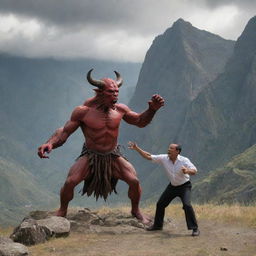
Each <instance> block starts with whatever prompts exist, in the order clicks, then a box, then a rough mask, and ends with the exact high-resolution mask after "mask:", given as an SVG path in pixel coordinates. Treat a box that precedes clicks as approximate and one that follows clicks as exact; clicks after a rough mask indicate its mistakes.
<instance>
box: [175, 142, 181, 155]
mask: <svg viewBox="0 0 256 256" xmlns="http://www.w3.org/2000/svg"><path fill="white" fill-rule="evenodd" d="M181 149H182V147H181V145H180V144H177V146H176V150H178V151H179V154H180V152H181Z"/></svg>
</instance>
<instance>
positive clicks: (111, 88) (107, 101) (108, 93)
mask: <svg viewBox="0 0 256 256" xmlns="http://www.w3.org/2000/svg"><path fill="white" fill-rule="evenodd" d="M92 70H93V69H91V70H90V71H89V72H88V73H87V80H88V82H89V83H90V84H91V85H93V86H96V87H98V89H95V91H96V93H97V98H98V99H99V101H100V105H101V106H103V107H104V108H105V107H107V108H114V105H115V104H116V103H117V100H118V93H119V87H120V86H121V85H122V83H123V79H122V77H121V75H120V74H119V73H118V72H117V71H114V72H115V74H116V80H113V79H111V78H102V79H100V80H96V79H93V78H92V77H91V72H92Z"/></svg>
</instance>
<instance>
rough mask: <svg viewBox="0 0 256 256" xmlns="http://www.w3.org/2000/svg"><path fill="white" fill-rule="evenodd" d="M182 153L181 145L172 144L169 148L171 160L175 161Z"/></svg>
mask: <svg viewBox="0 0 256 256" xmlns="http://www.w3.org/2000/svg"><path fill="white" fill-rule="evenodd" d="M180 152H181V145H180V144H170V145H169V148H168V156H169V158H170V159H172V160H175V159H176V158H177V156H178V154H180Z"/></svg>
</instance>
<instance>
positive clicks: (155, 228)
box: [146, 225, 163, 231]
mask: <svg viewBox="0 0 256 256" xmlns="http://www.w3.org/2000/svg"><path fill="white" fill-rule="evenodd" d="M162 229H163V227H156V226H154V225H153V226H151V227H148V228H146V230H147V231H156V230H162Z"/></svg>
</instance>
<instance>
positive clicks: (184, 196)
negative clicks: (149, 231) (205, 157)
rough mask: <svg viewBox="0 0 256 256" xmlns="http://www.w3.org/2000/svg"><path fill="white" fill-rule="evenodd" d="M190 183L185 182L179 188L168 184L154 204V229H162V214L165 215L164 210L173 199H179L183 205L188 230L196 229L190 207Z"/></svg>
mask: <svg viewBox="0 0 256 256" xmlns="http://www.w3.org/2000/svg"><path fill="white" fill-rule="evenodd" d="M191 188H192V185H191V182H190V181H187V182H186V183H184V184H182V185H180V186H172V184H171V183H170V184H169V185H168V186H167V188H166V189H165V191H164V192H163V193H162V195H161V197H160V198H159V200H158V202H157V204H156V215H155V221H154V227H159V228H161V227H163V222H164V214H165V208H166V207H167V206H168V205H169V204H170V202H171V201H172V200H173V199H174V198H175V197H177V196H178V197H180V199H181V201H182V204H183V210H184V212H185V217H186V222H187V227H188V229H197V228H198V225H197V221H196V217H195V212H194V210H193V207H192V205H191V200H190V198H191Z"/></svg>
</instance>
